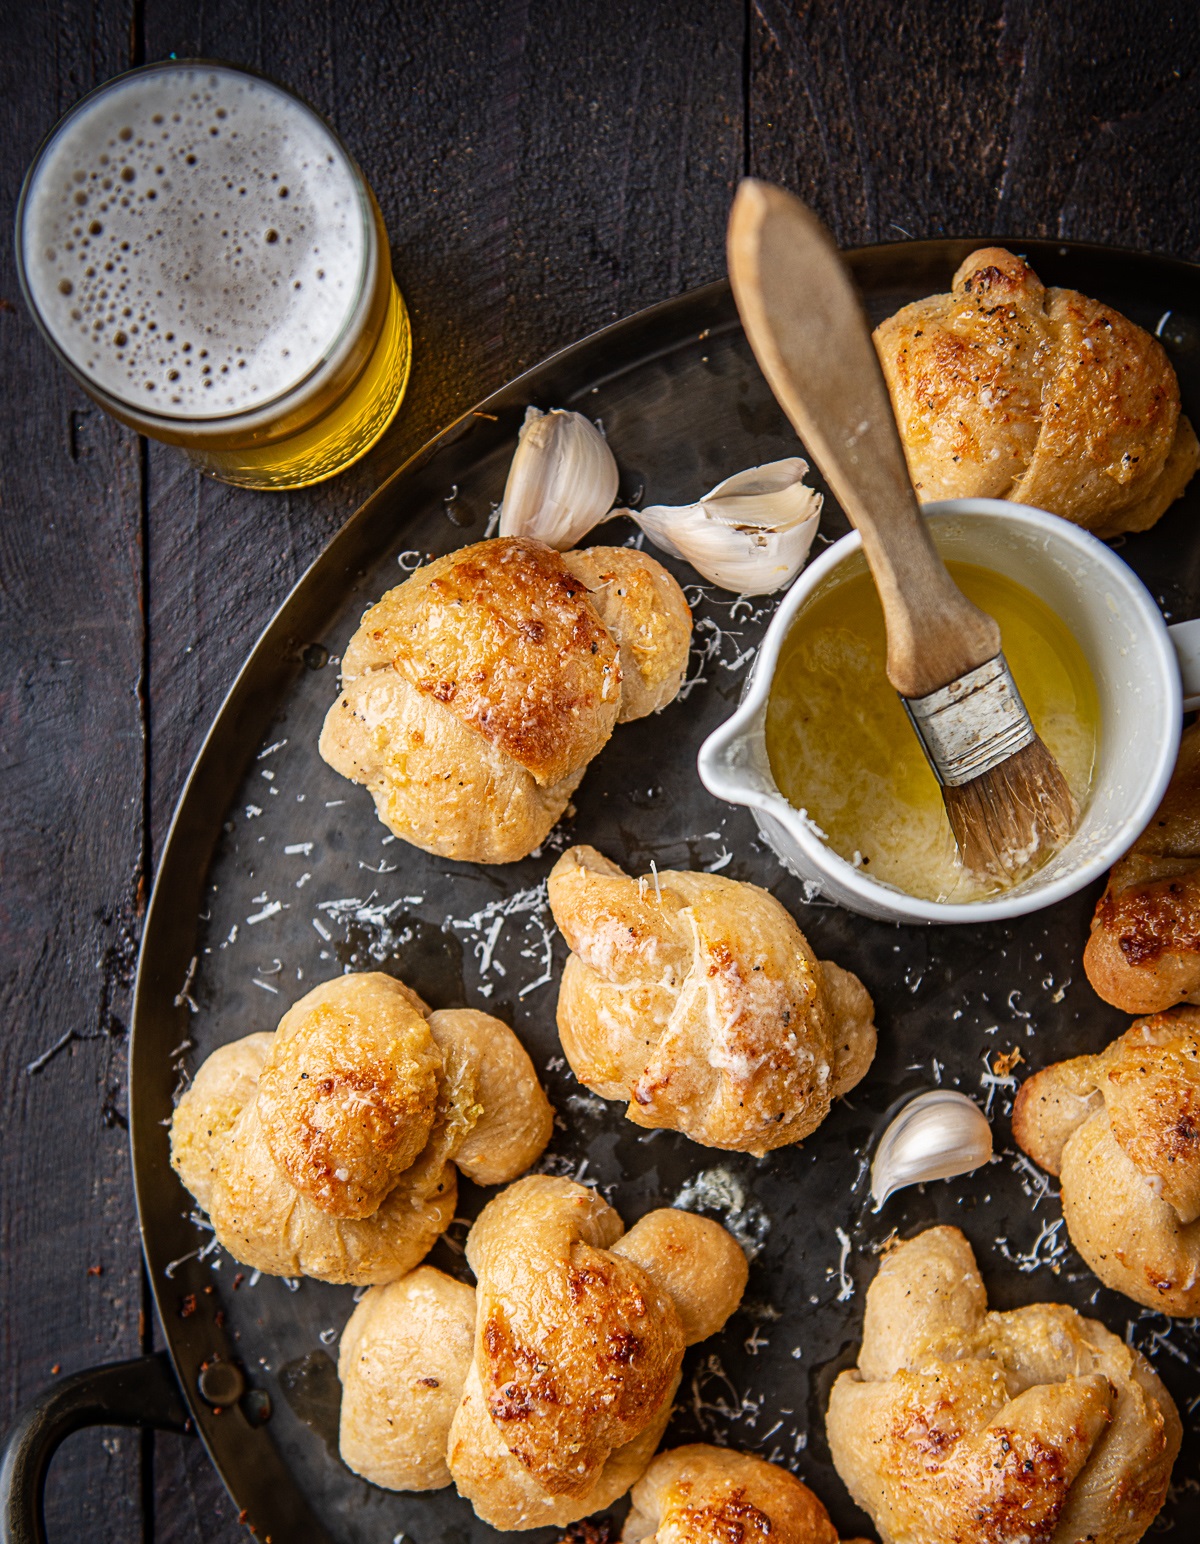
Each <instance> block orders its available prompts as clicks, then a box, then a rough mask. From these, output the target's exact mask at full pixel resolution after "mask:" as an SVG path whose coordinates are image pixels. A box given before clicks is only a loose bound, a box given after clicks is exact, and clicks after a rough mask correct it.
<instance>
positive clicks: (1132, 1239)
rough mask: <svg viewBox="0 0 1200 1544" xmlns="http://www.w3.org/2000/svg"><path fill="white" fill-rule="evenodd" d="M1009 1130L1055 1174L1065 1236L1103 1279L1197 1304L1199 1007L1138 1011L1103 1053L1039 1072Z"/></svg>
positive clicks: (1164, 1300)
mask: <svg viewBox="0 0 1200 1544" xmlns="http://www.w3.org/2000/svg"><path fill="white" fill-rule="evenodd" d="M1013 1136H1014V1137H1015V1138H1016V1140H1017V1142H1018V1144H1019V1145H1020V1146H1021V1147H1022V1148H1023V1149H1024V1150H1025V1152H1027V1153H1028V1154H1029V1156H1030V1157H1031V1158H1032V1159H1033V1161H1034V1162H1035V1163H1038V1164H1040V1165H1041V1166H1042V1168H1043V1169H1046V1170H1047V1171H1048V1172H1049V1173H1051V1174H1056V1175H1058V1176H1059V1178H1060V1180H1061V1182H1062V1207H1063V1216H1064V1217H1065V1218H1066V1223H1067V1232H1068V1233H1069V1234H1070V1235H1071V1242H1072V1243H1073V1244H1074V1245H1075V1247H1076V1249H1078V1251H1079V1253H1080V1254H1081V1255H1082V1256H1083V1258H1084V1259H1085V1260H1086V1261H1087V1263H1088V1264H1089V1265H1090V1266H1091V1268H1092V1269H1093V1270H1094V1271H1095V1273H1096V1275H1097V1276H1099V1278H1100V1280H1101V1281H1103V1282H1104V1284H1105V1285H1106V1286H1109V1287H1112V1288H1113V1289H1114V1290H1115V1291H1117V1292H1123V1293H1124V1294H1125V1295H1126V1297H1131V1298H1133V1300H1134V1302H1137V1303H1142V1304H1144V1305H1145V1306H1146V1307H1147V1308H1153V1309H1156V1310H1157V1311H1158V1312H1159V1313H1164V1314H1171V1315H1174V1316H1182V1317H1184V1318H1191V1317H1192V1316H1193V1315H1195V1314H1200V1008H1177V1009H1175V1010H1174V1011H1173V1012H1171V1013H1159V1014H1155V1015H1154V1016H1153V1017H1152V1018H1145V1019H1138V1020H1137V1021H1136V1022H1135V1023H1133V1024H1131V1025H1130V1027H1129V1028H1128V1029H1127V1030H1126V1031H1125V1033H1124V1034H1123V1035H1121V1036H1120V1038H1119V1039H1117V1040H1114V1041H1113V1043H1112V1044H1111V1045H1110V1046H1109V1047H1108V1049H1107V1050H1105V1051H1102V1052H1101V1053H1100V1055H1099V1056H1076V1057H1072V1059H1071V1060H1070V1061H1062V1062H1055V1063H1054V1065H1053V1066H1050V1067H1044V1068H1043V1069H1042V1071H1041V1072H1035V1073H1034V1075H1033V1076H1032V1077H1031V1078H1027V1079H1026V1080H1025V1082H1024V1083H1023V1084H1022V1085H1021V1089H1020V1092H1019V1093H1018V1095H1017V1099H1016V1103H1015V1104H1014V1106H1013Z"/></svg>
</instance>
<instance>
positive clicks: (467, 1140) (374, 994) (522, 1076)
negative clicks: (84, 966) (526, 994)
mask: <svg viewBox="0 0 1200 1544" xmlns="http://www.w3.org/2000/svg"><path fill="white" fill-rule="evenodd" d="M427 1015H429V1010H428V1009H427V1008H426V1006H425V1004H424V1003H422V1002H421V1000H420V998H418V997H417V996H416V994H415V993H414V992H412V991H410V990H409V988H408V987H406V986H404V985H403V983H402V982H399V981H395V980H393V978H392V977H390V976H386V975H383V974H381V973H378V972H370V973H365V974H361V975H348V976H339V977H337V978H336V979H335V980H333V981H328V982H324V983H322V984H321V985H320V986H318V987H314V988H313V990H312V991H310V992H309V993H308V994H307V995H306V996H305V997H303V998H301V999H300V1001H299V1002H297V1003H296V1004H295V1005H294V1006H293V1007H292V1008H291V1009H290V1010H289V1011H288V1012H287V1013H286V1014H285V1015H284V1017H283V1019H282V1021H281V1022H280V1025H279V1028H278V1029H277V1030H276V1031H275V1033H274V1034H273V1035H266V1034H257V1035H249V1036H247V1037H246V1038H245V1039H244V1040H240V1041H235V1042H234V1043H233V1044H232V1045H227V1046H222V1047H221V1048H220V1049H219V1050H217V1051H215V1052H214V1053H213V1054H212V1055H211V1056H210V1057H209V1058H208V1059H207V1060H206V1061H205V1062H204V1064H203V1065H202V1066H201V1068H200V1070H199V1071H198V1072H197V1074H196V1077H195V1080H194V1081H193V1083H192V1084H191V1086H190V1088H189V1089H188V1090H187V1092H186V1093H185V1094H184V1096H183V1098H182V1099H181V1100H180V1102H179V1105H178V1107H177V1108H176V1111H175V1115H174V1118H173V1120H172V1125H171V1161H172V1164H173V1165H174V1167H175V1169H176V1170H177V1172H178V1173H179V1175H180V1178H181V1179H182V1180H183V1182H184V1184H185V1185H186V1186H187V1187H188V1189H189V1190H191V1192H192V1194H193V1195H194V1196H195V1197H196V1199H197V1201H198V1202H199V1203H200V1205H201V1206H203V1207H204V1208H205V1210H207V1211H208V1213H209V1216H210V1218H211V1221H212V1224H213V1228H214V1231H215V1233H216V1236H217V1238H218V1239H219V1240H220V1242H221V1244H222V1245H223V1246H224V1247H225V1248H226V1249H228V1251H229V1253H230V1254H231V1255H233V1256H234V1258H235V1259H237V1260H240V1261H241V1262H242V1263H243V1264H246V1265H250V1266H252V1267H254V1268H256V1269H258V1270H262V1271H266V1272H268V1273H270V1274H272V1275H281V1276H297V1275H307V1276H316V1277H319V1278H320V1279H322V1280H325V1281H337V1282H352V1283H355V1284H365V1283H372V1282H387V1281H392V1280H395V1279H396V1278H397V1277H400V1276H402V1275H404V1274H405V1273H406V1272H407V1271H410V1270H411V1269H412V1268H413V1267H414V1266H415V1265H416V1264H417V1263H418V1262H419V1261H420V1260H421V1259H422V1257H423V1256H424V1255H425V1254H426V1252H427V1251H428V1250H429V1249H430V1247H431V1246H432V1245H433V1243H434V1241H435V1240H436V1239H437V1237H438V1236H439V1235H440V1234H441V1233H442V1232H443V1231H444V1230H445V1229H446V1227H447V1226H448V1224H449V1222H450V1220H451V1218H452V1217H453V1215H454V1202H455V1194H456V1171H455V1167H454V1164H453V1162H452V1161H451V1160H453V1159H454V1158H455V1157H456V1156H457V1155H459V1154H460V1153H465V1156H464V1159H463V1164H464V1169H466V1171H467V1172H469V1173H471V1174H472V1176H473V1177H475V1178H478V1179H480V1180H481V1182H483V1183H498V1182H500V1181H503V1180H508V1179H511V1178H512V1177H513V1176H514V1175H516V1174H519V1173H520V1172H521V1171H522V1170H523V1169H525V1168H527V1167H528V1166H529V1164H530V1163H531V1162H532V1161H533V1160H534V1159H535V1158H536V1157H537V1156H538V1154H539V1153H540V1152H541V1151H542V1149H543V1148H544V1146H545V1145H546V1142H547V1141H548V1140H549V1136H550V1130H551V1125H552V1119H553V1117H552V1114H551V1110H550V1106H549V1102H548V1101H547V1099H546V1096H545V1094H544V1092H543V1091H542V1088H541V1086H540V1084H539V1083H538V1080H537V1075H536V1073H535V1072H534V1070H533V1065H532V1063H531V1062H530V1061H529V1058H528V1056H527V1055H526V1054H525V1052H524V1050H523V1049H522V1048H521V1046H520V1045H519V1044H518V1043H517V1041H516V1037H515V1036H514V1035H513V1033H512V1031H511V1030H510V1029H509V1028H508V1026H507V1025H505V1024H503V1023H501V1022H500V1020H498V1019H493V1018H491V1017H489V1016H488V1015H486V1014H479V1013H476V1012H475V1011H474V1010H472V1009H457V1010H450V1011H443V1012H440V1013H436V1014H433V1015H431V1016H429V1017H428V1021H427Z"/></svg>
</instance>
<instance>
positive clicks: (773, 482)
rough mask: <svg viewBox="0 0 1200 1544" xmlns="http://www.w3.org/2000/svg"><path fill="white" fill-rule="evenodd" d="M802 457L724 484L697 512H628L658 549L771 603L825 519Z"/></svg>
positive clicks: (687, 508) (657, 508) (656, 508)
mask: <svg viewBox="0 0 1200 1544" xmlns="http://www.w3.org/2000/svg"><path fill="white" fill-rule="evenodd" d="M807 471H808V463H807V462H806V461H803V460H801V458H800V457H799V456H789V457H788V458H787V459H786V460H783V461H770V462H768V463H767V464H766V465H765V466H754V467H751V468H750V469H749V470H748V471H745V472H738V473H736V474H735V475H734V476H733V477H727V478H726V479H725V481H724V482H720V483H718V484H717V486H716V487H715V488H714V489H713V490H712V491H711V492H710V493H706V494H705V496H704V497H703V498H702V499H701V500H700V501H699V503H697V504H681V505H670V504H654V505H651V507H650V508H649V509H641V510H637V509H630V510H626V511H624V513H626V514H628V515H631V516H632V518H633V519H634V520H636V521H637V523H638V524H639V525H640V526H641V528H642V530H643V531H645V533H646V535H647V536H648V537H649V538H650V540H651V541H652V542H653V543H654V544H655V546H657V547H661V548H662V550H663V551H664V552H669V553H670V554H671V555H672V556H673V557H677V558H684V559H686V560H687V562H689V563H690V564H691V565H692V567H693V568H696V569H698V570H699V571H700V573H701V574H702V575H703V576H704V578H705V579H709V580H711V581H712V583H713V584H719V585H720V586H721V588H722V589H724V590H734V591H736V592H737V593H738V594H739V595H769V594H771V593H772V591H774V590H779V589H782V588H783V586H784V585H786V584H790V583H791V581H792V580H793V579H794V578H795V577H796V575H797V574H798V573H799V572H800V570H801V569H802V568H803V567H804V560H805V558H807V557H808V549H809V548H810V547H811V546H812V539H813V537H814V536H815V535H816V530H817V521H818V520H819V519H820V516H821V502H822V501H821V495H820V494H819V493H817V492H816V490H815V489H813V488H809V487H806V486H805V483H804V481H803V478H804V475H805V473H806V472H807Z"/></svg>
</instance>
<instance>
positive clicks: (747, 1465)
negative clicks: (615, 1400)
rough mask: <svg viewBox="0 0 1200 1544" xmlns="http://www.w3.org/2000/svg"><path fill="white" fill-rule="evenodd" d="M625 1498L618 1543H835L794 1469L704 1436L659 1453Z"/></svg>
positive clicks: (831, 1530) (833, 1532)
mask: <svg viewBox="0 0 1200 1544" xmlns="http://www.w3.org/2000/svg"><path fill="white" fill-rule="evenodd" d="M632 1499H633V1507H632V1509H631V1510H630V1513H629V1516H628V1517H627V1518H626V1519H625V1527H624V1530H623V1531H622V1533H621V1540H622V1544H730V1541H731V1540H738V1541H744V1544H768V1541H769V1544H838V1534H837V1529H836V1528H835V1527H834V1526H833V1524H832V1523H831V1522H830V1520H829V1513H828V1512H827V1511H826V1510H825V1508H824V1507H823V1506H822V1505H821V1503H820V1502H819V1501H818V1500H817V1498H816V1496H814V1495H813V1493H812V1491H811V1490H809V1488H808V1486H807V1485H803V1484H801V1482H800V1481H799V1480H798V1479H796V1477H795V1476H794V1475H791V1474H789V1473H788V1471H787V1470H786V1469H781V1468H780V1467H779V1465H778V1464H769V1463H766V1462H764V1461H763V1459H761V1458H753V1457H751V1455H750V1454H749V1453H732V1452H730V1451H729V1449H728V1448H718V1447H710V1446H708V1444H707V1443H703V1442H696V1443H692V1444H690V1445H689V1446H688V1447H679V1448H675V1449H674V1450H673V1451H672V1452H670V1453H660V1454H659V1455H658V1457H657V1458H656V1459H655V1460H654V1462H653V1463H652V1464H651V1465H650V1467H649V1468H648V1469H647V1470H646V1472H645V1474H643V1475H642V1477H641V1479H640V1480H639V1481H638V1482H637V1484H636V1485H635V1486H634V1487H633V1497H632ZM852 1544H853V1541H852ZM858 1544H863V1541H861V1540H859V1541H858Z"/></svg>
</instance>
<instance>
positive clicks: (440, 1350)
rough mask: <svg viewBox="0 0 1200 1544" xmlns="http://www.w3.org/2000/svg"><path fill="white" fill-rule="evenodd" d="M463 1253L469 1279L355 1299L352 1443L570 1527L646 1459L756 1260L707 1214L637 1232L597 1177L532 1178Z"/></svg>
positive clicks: (490, 1506) (375, 1461) (411, 1478)
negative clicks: (698, 1346)
mask: <svg viewBox="0 0 1200 1544" xmlns="http://www.w3.org/2000/svg"><path fill="white" fill-rule="evenodd" d="M467 1259H468V1261H469V1262H470V1264H471V1266H472V1268H473V1269H474V1271H475V1273H476V1275H477V1277H478V1278H479V1286H478V1289H477V1291H475V1292H472V1291H471V1289H470V1288H463V1287H461V1286H459V1284H458V1283H456V1282H451V1281H450V1280H449V1278H448V1277H444V1276H442V1275H441V1273H440V1272H438V1271H434V1270H431V1269H430V1268H429V1267H428V1266H423V1267H421V1269H419V1270H417V1271H414V1272H413V1273H412V1274H411V1275H410V1276H407V1277H405V1278H404V1280H403V1281H401V1282H397V1283H394V1284H392V1285H391V1286H388V1287H377V1288H374V1289H372V1291H370V1292H368V1293H367V1294H366V1296H365V1297H364V1298H363V1301H362V1302H361V1303H360V1304H359V1306H358V1308H356V1309H355V1311H354V1314H353V1316H352V1317H351V1319H350V1323H349V1324H348V1326H347V1328H346V1331H345V1333H344V1334H343V1337H342V1356H341V1359H340V1361H339V1365H338V1370H339V1373H340V1375H341V1378H342V1383H343V1392H342V1438H341V1441H342V1456H343V1457H344V1458H345V1460H346V1462H347V1463H348V1464H350V1466H351V1468H353V1469H355V1470H356V1471H357V1472H358V1473H359V1474H362V1475H364V1476H365V1477H366V1478H367V1479H369V1480H372V1481H374V1483H376V1484H378V1485H385V1486H388V1487H389V1488H391V1489H394V1490H415V1489H424V1488H427V1487H429V1486H433V1485H442V1484H446V1483H448V1481H449V1480H450V1479H451V1478H453V1480H454V1483H455V1484H456V1485H457V1486H458V1489H459V1491H460V1492H461V1494H462V1495H464V1496H465V1497H466V1498H467V1499H468V1500H469V1501H470V1502H471V1503H472V1504H473V1505H474V1507H475V1510H476V1512H477V1513H478V1515H479V1516H480V1517H481V1518H483V1519H484V1521H485V1522H488V1523H491V1524H492V1526H493V1527H496V1528H502V1529H515V1530H522V1529H527V1528H537V1527H541V1526H543V1525H546V1524H554V1525H557V1526H560V1527H562V1526H566V1525H567V1524H569V1523H571V1522H574V1521H576V1520H577V1519H578V1518H580V1517H585V1516H586V1515H587V1514H588V1513H589V1512H594V1511H597V1510H598V1509H599V1508H601V1507H605V1506H608V1505H610V1504H611V1503H612V1502H613V1501H615V1500H616V1499H617V1497H618V1496H621V1495H623V1494H624V1493H625V1491H627V1490H628V1489H629V1487H630V1486H631V1485H632V1484H633V1482H634V1481H635V1480H636V1479H637V1478H638V1476H639V1475H640V1474H641V1473H642V1471H643V1470H644V1469H645V1467H646V1465H647V1464H648V1463H649V1462H650V1459H651V1456H652V1455H653V1453H654V1450H655V1448H656V1447H657V1446H658V1443H659V1441H660V1439H661V1437H662V1434H663V1431H664V1429H665V1427H666V1424H667V1421H668V1420H669V1418H670V1414H671V1401H672V1398H673V1396H674V1394H675V1390H676V1388H677V1387H678V1385H679V1376H680V1363H681V1361H682V1358H683V1350H684V1347H685V1346H686V1345H690V1344H693V1343H694V1342H696V1341H698V1340H703V1339H705V1338H706V1337H707V1336H709V1335H713V1334H715V1333H716V1332H717V1331H718V1330H719V1329H721V1327H722V1326H723V1325H724V1323H725V1321H726V1320H727V1319H728V1317H729V1315H730V1314H731V1313H733V1311H734V1309H735V1308H736V1307H737V1306H738V1304H739V1302H740V1301H741V1297H742V1292H743V1290H744V1289H745V1285H746V1276H747V1266H746V1258H745V1256H744V1255H743V1253H742V1251H741V1249H740V1248H739V1246H738V1244H737V1243H736V1242H735V1240H734V1239H733V1238H732V1237H731V1236H730V1235H729V1234H728V1233H727V1232H726V1231H725V1229H724V1228H722V1227H721V1226H720V1224H719V1223H715V1222H713V1221H711V1220H710V1219H708V1218H704V1217H697V1216H694V1215H693V1214H692V1213H690V1212H678V1211H673V1210H669V1209H664V1210H660V1211H655V1212H651V1213H649V1215H648V1216H646V1217H643V1218H642V1219H641V1221H640V1222H638V1223H636V1224H635V1225H634V1226H633V1227H632V1228H631V1229H630V1230H629V1232H628V1233H626V1232H624V1229H623V1227H622V1224H621V1219H620V1218H619V1217H618V1216H617V1214H616V1212H615V1211H613V1209H612V1207H610V1206H608V1205H607V1204H606V1203H605V1202H604V1201H602V1200H601V1199H600V1197H599V1196H597V1195H596V1194H595V1192H594V1191H591V1190H588V1189H586V1188H585V1187H584V1186H583V1185H577V1184H574V1183H573V1182H572V1181H570V1180H565V1179H551V1178H548V1177H546V1176H540V1175H539V1176H531V1177H530V1178H528V1179H524V1180H520V1181H518V1182H517V1184H515V1185H512V1186H510V1187H509V1188H508V1189H507V1190H506V1191H504V1192H503V1194H502V1195H499V1196H497V1197H496V1199H495V1200H494V1201H492V1202H490V1203H489V1204H488V1205H487V1206H486V1207H485V1208H484V1209H483V1212H482V1213H481V1214H480V1216H479V1218H478V1220H477V1221H476V1223H475V1225H474V1227H473V1228H472V1229H471V1232H470V1234H469V1236H468V1238H467ZM468 1323H469V1328H468ZM467 1347H469V1349H466V1348H467Z"/></svg>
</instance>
